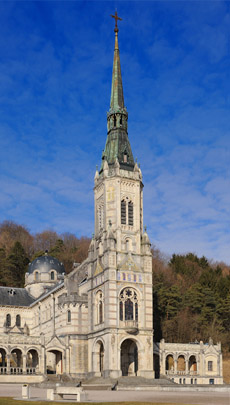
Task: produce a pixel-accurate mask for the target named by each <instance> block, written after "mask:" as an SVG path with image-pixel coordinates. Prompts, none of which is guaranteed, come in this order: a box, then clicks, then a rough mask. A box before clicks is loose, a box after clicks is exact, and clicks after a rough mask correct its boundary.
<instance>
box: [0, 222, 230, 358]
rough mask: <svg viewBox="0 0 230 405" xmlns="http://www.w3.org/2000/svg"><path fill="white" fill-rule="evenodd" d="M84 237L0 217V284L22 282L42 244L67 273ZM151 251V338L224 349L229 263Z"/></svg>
mask: <svg viewBox="0 0 230 405" xmlns="http://www.w3.org/2000/svg"><path fill="white" fill-rule="evenodd" d="M89 243H90V239H89V238H87V237H81V238H77V237H76V236H75V235H73V234H71V233H63V234H60V235H59V234H57V233H56V232H54V231H52V230H45V231H43V232H41V233H36V234H34V235H33V234H31V233H30V232H29V230H28V229H27V228H26V227H24V226H22V225H18V224H16V223H14V222H12V221H4V222H2V223H0V285H2V286H13V287H23V286H24V277H25V272H26V271H27V268H28V264H29V262H31V261H32V260H34V259H35V258H36V257H38V256H40V255H43V254H44V253H45V251H46V250H48V251H49V254H50V255H53V256H54V257H57V258H58V259H59V260H60V261H61V262H62V263H63V264H64V266H65V269H66V272H67V273H69V272H70V271H71V270H72V268H73V263H74V262H77V263H81V262H82V261H83V260H84V259H85V258H86V257H87V254H88V247H89ZM152 253H153V299H154V335H155V336H154V338H155V340H156V341H159V340H160V339H161V338H162V337H164V339H165V340H166V341H167V342H182V343H183V342H194V341H196V340H197V341H199V340H205V341H207V340H208V338H209V337H210V336H211V337H212V338H213V340H214V341H215V342H217V341H221V342H222V346H223V349H224V351H225V352H226V353H227V352H230V267H229V266H227V265H226V264H224V263H210V262H209V261H208V260H207V259H206V258H205V257H201V258H199V257H197V256H196V255H195V254H193V253H188V254H186V255H178V254H174V255H172V257H171V258H169V259H165V257H164V255H163V254H161V252H160V251H159V250H157V249H155V248H153V250H152Z"/></svg>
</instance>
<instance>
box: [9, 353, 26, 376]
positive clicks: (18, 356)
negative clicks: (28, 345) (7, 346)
mask: <svg viewBox="0 0 230 405" xmlns="http://www.w3.org/2000/svg"><path fill="white" fill-rule="evenodd" d="M22 367H23V364H22V351H21V350H20V349H18V348H15V349H12V350H11V353H10V373H11V374H22V372H23V369H22Z"/></svg>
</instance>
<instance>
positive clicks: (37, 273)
mask: <svg viewBox="0 0 230 405" xmlns="http://www.w3.org/2000/svg"><path fill="white" fill-rule="evenodd" d="M34 279H35V281H39V272H38V271H35V273H34Z"/></svg>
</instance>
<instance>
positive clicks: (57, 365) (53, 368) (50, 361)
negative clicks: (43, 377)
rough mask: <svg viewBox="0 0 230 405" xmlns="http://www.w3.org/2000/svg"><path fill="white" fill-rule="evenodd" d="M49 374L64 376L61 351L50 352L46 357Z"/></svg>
mask: <svg viewBox="0 0 230 405" xmlns="http://www.w3.org/2000/svg"><path fill="white" fill-rule="evenodd" d="M46 369H47V374H62V373H63V365H62V352H60V351H59V350H50V351H48V352H47V356H46Z"/></svg>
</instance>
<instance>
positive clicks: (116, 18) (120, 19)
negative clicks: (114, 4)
mask: <svg viewBox="0 0 230 405" xmlns="http://www.w3.org/2000/svg"><path fill="white" fill-rule="evenodd" d="M110 15H111V17H112V18H114V19H115V28H114V31H115V32H118V26H117V21H118V20H119V21H122V18H120V17H118V15H117V11H115V15H112V14H110Z"/></svg>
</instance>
